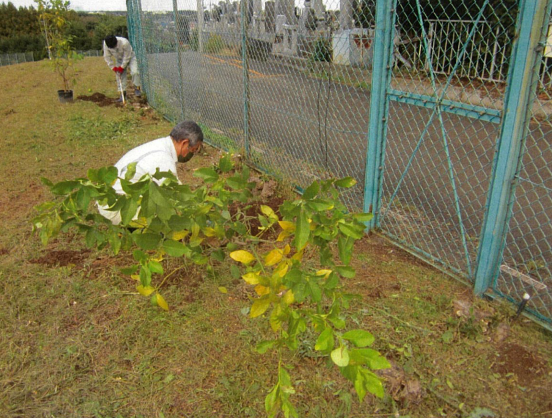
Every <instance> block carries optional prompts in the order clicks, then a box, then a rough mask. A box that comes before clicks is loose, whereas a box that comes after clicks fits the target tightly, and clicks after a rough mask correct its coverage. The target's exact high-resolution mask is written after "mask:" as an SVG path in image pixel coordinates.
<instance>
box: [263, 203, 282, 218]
mask: <svg viewBox="0 0 552 418" xmlns="http://www.w3.org/2000/svg"><path fill="white" fill-rule="evenodd" d="M261 212H262V213H264V214H265V215H266V216H267V217H269V218H273V219H278V215H276V214H275V213H274V211H273V210H272V208H271V207H270V206H266V205H261Z"/></svg>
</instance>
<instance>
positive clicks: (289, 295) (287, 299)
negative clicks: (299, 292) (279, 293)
mask: <svg viewBox="0 0 552 418" xmlns="http://www.w3.org/2000/svg"><path fill="white" fill-rule="evenodd" d="M282 300H283V301H284V303H285V304H286V305H291V304H292V303H293V302H295V296H294V295H293V292H292V291H291V289H289V290H288V291H287V292H286V293H284V297H283V298H282Z"/></svg>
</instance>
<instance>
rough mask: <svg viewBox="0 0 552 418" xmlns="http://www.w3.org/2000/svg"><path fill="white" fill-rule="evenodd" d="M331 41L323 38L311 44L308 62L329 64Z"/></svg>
mask: <svg viewBox="0 0 552 418" xmlns="http://www.w3.org/2000/svg"><path fill="white" fill-rule="evenodd" d="M332 54H333V51H332V41H331V40H330V39H327V38H324V37H318V38H316V40H315V41H314V42H313V44H312V53H311V55H310V56H309V61H310V62H331V61H332Z"/></svg>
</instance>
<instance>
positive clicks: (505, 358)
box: [493, 343, 547, 387]
mask: <svg viewBox="0 0 552 418" xmlns="http://www.w3.org/2000/svg"><path fill="white" fill-rule="evenodd" d="M497 353H498V355H499V357H498V359H497V361H496V363H495V364H494V365H493V370H494V371H495V372H497V373H500V374H502V375H506V374H509V373H513V374H515V375H516V377H517V381H518V383H519V384H520V385H522V386H525V387H527V386H532V385H534V384H535V381H536V380H537V379H538V378H539V377H541V376H543V375H545V374H546V372H547V366H546V363H545V361H544V360H543V359H542V358H540V357H539V356H538V355H536V354H534V353H532V352H530V351H528V350H527V349H526V348H524V347H522V346H520V345H518V344H515V343H507V344H503V345H501V346H500V347H498V349H497Z"/></svg>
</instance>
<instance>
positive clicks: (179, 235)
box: [169, 230, 190, 241]
mask: <svg viewBox="0 0 552 418" xmlns="http://www.w3.org/2000/svg"><path fill="white" fill-rule="evenodd" d="M189 233H190V231H186V230H183V231H172V232H171V233H170V234H169V238H170V239H172V240H173V241H180V240H182V239H184V238H186V236H187V235H188V234H189Z"/></svg>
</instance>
